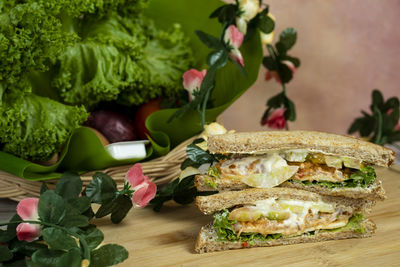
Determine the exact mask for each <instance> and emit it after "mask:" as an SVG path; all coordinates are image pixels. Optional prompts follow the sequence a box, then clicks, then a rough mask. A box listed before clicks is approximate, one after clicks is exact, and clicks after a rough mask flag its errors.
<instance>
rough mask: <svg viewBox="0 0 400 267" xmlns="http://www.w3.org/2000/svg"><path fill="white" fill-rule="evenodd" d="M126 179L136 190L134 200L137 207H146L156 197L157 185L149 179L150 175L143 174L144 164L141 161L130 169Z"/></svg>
mask: <svg viewBox="0 0 400 267" xmlns="http://www.w3.org/2000/svg"><path fill="white" fill-rule="evenodd" d="M126 180H128V182H129V184H130V185H131V187H132V190H134V192H133V196H132V202H133V204H134V205H135V206H136V207H140V208H143V207H145V206H146V205H147V204H148V203H149V202H150V200H152V199H153V198H154V197H155V195H156V192H157V186H156V184H155V183H153V182H151V181H150V180H149V177H147V176H145V175H144V174H143V171H142V165H140V164H139V163H136V164H135V165H133V166H132V167H131V168H130V169H129V171H128V172H127V174H126Z"/></svg>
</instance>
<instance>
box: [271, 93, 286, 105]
mask: <svg viewBox="0 0 400 267" xmlns="http://www.w3.org/2000/svg"><path fill="white" fill-rule="evenodd" d="M285 99H286V97H285V95H284V94H283V93H279V94H277V95H275V96H273V97H271V98H270V99H269V100H268V101H267V107H271V108H273V109H277V108H280V107H281V106H282V105H283V104H284V103H285Z"/></svg>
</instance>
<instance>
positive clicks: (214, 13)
mask: <svg viewBox="0 0 400 267" xmlns="http://www.w3.org/2000/svg"><path fill="white" fill-rule="evenodd" d="M224 8H225V5H223V6H220V7H218V8H217V9H216V10H214V11H213V12H212V13H211V15H210V17H209V18H210V19H213V18H218V16H219V13H221V11H222V9H224Z"/></svg>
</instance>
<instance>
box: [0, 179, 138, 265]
mask: <svg viewBox="0 0 400 267" xmlns="http://www.w3.org/2000/svg"><path fill="white" fill-rule="evenodd" d="M40 193H41V194H40V198H39V202H38V215H39V220H38V221H27V220H22V219H21V218H20V217H19V216H18V215H17V214H15V215H14V216H13V217H12V218H11V220H10V222H8V223H2V224H0V225H1V226H2V225H7V229H6V230H0V242H1V243H3V244H5V245H6V246H3V245H0V265H2V264H4V266H8V265H10V266H44V267H46V266H61V267H62V266H68V267H69V266H72V267H73V266H77V267H78V266H81V265H82V264H83V263H84V262H85V261H86V263H87V264H89V266H111V265H115V264H118V263H121V262H122V261H124V260H125V259H127V258H128V251H127V250H126V249H125V248H124V247H122V246H120V245H116V244H106V245H102V242H103V240H104V235H103V233H102V232H101V231H100V230H99V229H98V228H96V226H95V225H93V224H90V222H89V221H90V220H91V219H92V218H93V217H94V216H95V217H97V218H100V217H103V216H105V215H107V214H111V221H112V222H113V223H119V222H121V220H122V219H123V218H124V217H125V216H126V214H127V212H128V211H129V210H130V208H131V207H132V202H131V200H130V196H131V195H132V190H130V187H129V186H128V185H125V187H124V189H123V190H121V191H118V190H117V187H116V185H115V182H114V181H113V180H112V178H111V177H109V176H108V175H106V174H104V173H96V174H94V175H93V180H92V181H91V182H90V184H89V185H88V186H87V187H86V188H85V189H84V190H83V184H82V180H81V178H80V177H79V175H77V174H75V173H71V172H66V173H64V174H63V175H62V176H61V178H60V180H59V181H58V183H57V184H56V186H55V189H54V190H50V189H49V188H48V187H47V186H46V184H44V183H43V185H42V188H41V192H40ZM127 200H129V203H128V201H127ZM92 203H99V204H101V206H100V208H99V210H98V211H97V212H96V213H94V211H93V209H92V206H91V204H92ZM110 203H112V204H110ZM110 205H111V206H112V208H109V206H110ZM20 223H30V224H39V225H41V228H42V230H41V236H40V237H39V238H38V240H36V241H33V242H26V241H20V240H18V238H17V231H16V228H17V226H18V224H20Z"/></svg>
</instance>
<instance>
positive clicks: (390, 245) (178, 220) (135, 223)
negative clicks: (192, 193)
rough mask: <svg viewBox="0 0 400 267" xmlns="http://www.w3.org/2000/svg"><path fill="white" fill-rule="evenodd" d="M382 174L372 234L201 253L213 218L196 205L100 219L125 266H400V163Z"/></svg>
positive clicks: (383, 170)
mask: <svg viewBox="0 0 400 267" xmlns="http://www.w3.org/2000/svg"><path fill="white" fill-rule="evenodd" d="M377 173H378V178H380V179H381V180H382V181H383V186H384V188H385V190H386V196H387V199H386V200H385V201H383V202H378V203H377V205H376V206H375V207H374V209H373V211H372V213H371V214H370V215H369V216H368V217H369V218H370V219H372V220H373V221H374V222H375V223H376V225H377V231H376V233H375V235H374V236H373V237H371V238H365V239H347V240H337V241H336V240H335V241H326V242H320V243H308V244H298V245H289V246H278V247H264V248H251V249H240V250H231V251H223V252H214V253H206V254H196V253H195V252H194V250H193V248H194V243H195V239H196V236H197V233H198V232H199V230H200V228H201V226H203V225H205V224H207V223H208V222H210V221H211V220H212V217H211V216H205V215H203V214H202V213H200V211H198V210H197V208H196V206H194V205H189V206H168V207H164V208H163V209H162V211H161V212H158V213H157V212H154V211H153V210H152V209H151V208H144V209H134V210H133V211H131V212H130V213H129V214H128V217H127V218H126V219H125V220H124V221H123V222H122V223H121V224H120V225H112V224H111V223H109V219H108V218H107V219H104V220H98V221H97V222H96V223H97V224H98V225H99V226H100V228H101V230H103V232H104V235H105V242H106V243H117V244H121V245H123V246H124V247H125V248H126V249H127V250H128V251H129V258H128V259H127V260H126V261H125V262H124V263H122V264H121V265H120V266H245V265H247V266H313V265H314V266H400V167H399V166H395V167H394V168H391V169H377Z"/></svg>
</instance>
